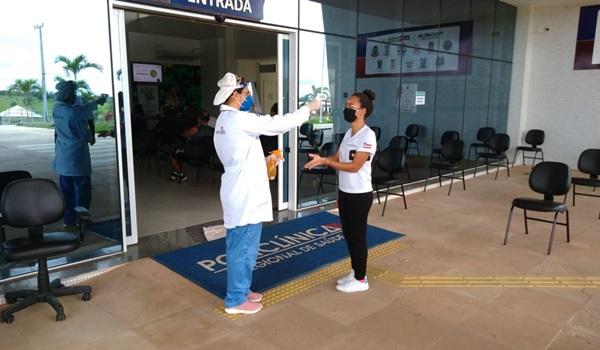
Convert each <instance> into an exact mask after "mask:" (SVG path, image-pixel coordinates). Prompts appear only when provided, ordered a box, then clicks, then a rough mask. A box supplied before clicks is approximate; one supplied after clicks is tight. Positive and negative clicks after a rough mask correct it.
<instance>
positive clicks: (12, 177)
mask: <svg viewBox="0 0 600 350" xmlns="http://www.w3.org/2000/svg"><path fill="white" fill-rule="evenodd" d="M22 179H31V174H30V173H29V172H28V171H24V170H14V171H5V172H1V173H0V203H1V201H2V192H3V191H4V188H5V187H6V186H8V184H9V183H11V182H13V181H16V180H22ZM3 224H4V221H3V220H2V211H0V243H1V242H4V240H5V237H4V230H3V229H2V225H3ZM0 252H2V245H1V244H0Z"/></svg>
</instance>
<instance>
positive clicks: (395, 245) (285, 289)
mask: <svg viewBox="0 0 600 350" xmlns="http://www.w3.org/2000/svg"><path fill="white" fill-rule="evenodd" d="M408 246H409V245H408V244H407V243H404V242H402V241H398V240H395V241H392V242H388V243H385V244H382V245H380V246H377V247H375V248H373V249H371V250H369V262H373V261H375V260H377V259H379V258H382V257H384V256H388V255H391V254H393V253H395V252H397V251H400V250H402V249H406V248H408ZM349 269H350V259H344V260H342V261H339V262H336V263H334V264H331V265H329V266H326V267H324V268H322V269H320V270H317V271H315V272H313V273H311V274H308V275H306V276H304V277H301V278H298V279H296V280H293V281H290V282H288V283H285V284H282V285H280V286H278V287H275V288H273V289H270V290H268V291H266V292H265V293H264V294H263V301H262V304H263V307H269V306H272V305H274V304H276V303H278V302H280V301H283V300H285V299H288V298H290V297H292V296H294V295H297V294H299V293H302V292H304V291H306V290H308V289H311V288H313V287H315V286H318V285H320V284H322V283H325V282H328V281H330V280H332V279H335V278H337V277H339V276H341V275H343V274H344V273H345V272H346V271H348V270H349ZM367 274H368V275H369V278H370V279H371V280H378V281H382V282H384V283H387V284H389V285H392V286H395V287H404V288H425V287H426V288H435V287H439V288H473V287H476V288H486V287H489V288H600V276H581V277H578V276H565V277H556V276H406V275H402V274H400V273H397V272H393V271H390V270H386V269H384V268H380V267H377V266H373V265H372V264H371V265H369V267H368V271H367ZM215 311H216V312H218V313H220V314H221V315H223V316H225V317H228V318H230V319H238V318H240V317H243V315H228V314H226V313H225V310H224V309H223V307H222V306H221V305H220V306H217V307H216V308H215Z"/></svg>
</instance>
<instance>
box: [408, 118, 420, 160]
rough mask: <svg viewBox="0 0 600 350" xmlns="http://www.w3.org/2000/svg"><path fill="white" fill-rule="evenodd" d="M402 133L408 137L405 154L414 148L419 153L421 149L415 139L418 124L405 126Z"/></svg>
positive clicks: (417, 133)
mask: <svg viewBox="0 0 600 350" xmlns="http://www.w3.org/2000/svg"><path fill="white" fill-rule="evenodd" d="M404 135H405V136H406V138H407V139H408V147H407V148H406V154H407V155H408V154H409V153H410V150H411V149H416V150H417V155H421V151H420V150H419V142H418V141H417V137H419V125H417V124H410V125H409V126H407V127H406V130H405V131H404ZM413 145H414V146H413Z"/></svg>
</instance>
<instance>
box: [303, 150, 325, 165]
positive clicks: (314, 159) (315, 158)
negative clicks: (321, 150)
mask: <svg viewBox="0 0 600 350" xmlns="http://www.w3.org/2000/svg"><path fill="white" fill-rule="evenodd" d="M308 156H309V157H310V158H311V160H310V161H309V162H308V163H306V164H304V169H312V168H315V167H318V166H321V165H325V163H326V162H327V158H323V157H321V156H319V155H318V154H312V153H311V154H309V155H308Z"/></svg>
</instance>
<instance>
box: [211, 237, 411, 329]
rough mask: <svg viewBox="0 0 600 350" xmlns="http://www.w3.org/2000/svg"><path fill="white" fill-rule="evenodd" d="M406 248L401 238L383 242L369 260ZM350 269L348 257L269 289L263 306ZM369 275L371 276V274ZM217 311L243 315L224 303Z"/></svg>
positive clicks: (264, 295) (373, 250)
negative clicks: (233, 311) (224, 307)
mask: <svg viewBox="0 0 600 350" xmlns="http://www.w3.org/2000/svg"><path fill="white" fill-rule="evenodd" d="M406 248H408V244H407V243H404V242H402V241H400V240H394V241H391V242H388V243H384V244H381V245H379V246H377V247H375V248H372V249H370V250H369V262H372V261H375V260H377V259H379V258H382V257H384V256H388V255H391V254H393V253H395V252H397V251H400V250H402V249H406ZM349 269H350V259H349V258H347V259H344V260H341V261H338V262H336V263H333V264H331V265H328V266H326V267H324V268H322V269H320V270H317V271H315V272H313V273H310V274H308V275H306V276H303V277H300V278H298V279H295V280H293V281H290V282H287V283H284V284H282V285H280V286H278V287H275V288H273V289H269V290H268V291H266V292H265V293H264V294H263V301H262V304H263V307H265V308H266V307H269V306H272V305H273V304H275V303H278V302H280V301H283V300H285V299H287V298H290V297H292V296H294V295H297V294H299V293H302V292H304V291H306V290H308V289H311V288H313V287H316V286H318V285H320V284H322V283H325V282H327V281H330V280H332V279H334V278H338V277H339V276H341V275H343V274H344V273H346V272H347V271H348V270H349ZM369 277H371V274H369ZM215 311H216V312H218V313H220V314H222V315H223V316H225V317H228V318H231V319H238V318H240V317H242V315H228V314H226V313H225V310H224V309H223V306H222V305H219V306H217V307H216V308H215Z"/></svg>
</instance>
